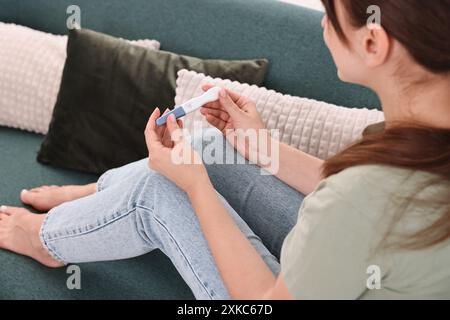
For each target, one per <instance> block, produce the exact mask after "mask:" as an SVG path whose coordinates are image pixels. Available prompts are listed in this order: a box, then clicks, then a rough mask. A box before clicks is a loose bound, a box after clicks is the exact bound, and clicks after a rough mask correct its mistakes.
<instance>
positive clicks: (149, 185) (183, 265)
mask: <svg viewBox="0 0 450 320" xmlns="http://www.w3.org/2000/svg"><path fill="white" fill-rule="evenodd" d="M205 136H208V137H210V138H208V139H205ZM211 137H212V139H211ZM211 143H213V144H217V145H218V147H219V149H220V148H223V149H222V150H223V152H227V153H228V154H229V153H231V154H233V155H234V156H235V157H236V158H239V159H240V161H241V162H238V163H242V162H245V164H231V165H226V164H217V163H216V164H207V165H206V168H207V171H208V174H209V176H210V178H211V181H212V183H213V185H214V187H215V189H216V190H217V193H218V196H219V197H220V199H221V200H222V202H223V204H224V206H225V208H226V210H227V211H228V212H229V214H230V215H231V216H232V217H233V219H234V220H235V222H236V223H237V225H238V226H239V228H240V229H241V230H242V232H243V233H244V234H245V236H246V237H247V238H248V239H249V241H250V242H251V243H252V245H253V246H254V247H255V249H256V250H257V251H258V253H259V254H260V255H261V257H262V258H263V259H264V261H265V262H266V263H267V265H268V266H269V268H270V269H271V270H272V272H273V273H274V274H278V273H279V271H280V265H279V256H280V250H281V246H282V242H283V240H284V238H285V237H286V235H287V234H288V233H289V231H290V230H291V229H292V227H293V226H294V225H295V223H296V221H297V215H298V210H299V207H300V205H301V202H302V201H303V195H301V194H300V193H299V192H298V191H296V190H294V189H292V188H290V187H289V186H287V185H286V184H284V183H283V182H281V181H280V180H278V179H277V178H276V177H274V176H265V175H261V172H260V168H259V167H257V166H255V165H253V164H250V163H248V162H247V161H245V160H244V159H243V158H242V157H241V156H240V155H238V154H237V153H236V152H235V151H234V149H233V148H232V147H231V146H230V145H229V144H228V143H227V142H225V139H224V138H223V136H222V134H221V133H220V132H219V131H217V130H216V129H208V130H205V131H204V132H203V133H202V135H201V136H198V137H195V138H193V140H192V145H193V146H194V148H195V149H196V150H197V151H199V152H201V149H202V148H204V147H206V146H209V147H211ZM222 146H223V147H222ZM223 152H217V153H216V156H217V158H218V161H217V162H218V163H220V162H221V160H220V159H219V157H223V155H224V153H223ZM222 160H223V159H222ZM41 240H42V242H43V244H44V246H45V247H46V248H47V249H48V251H49V252H50V253H51V254H52V256H53V257H55V258H56V259H57V260H59V261H61V262H64V263H66V264H67V263H83V262H93V261H110V260H118V259H126V258H131V257H135V256H139V255H142V254H145V253H148V252H150V251H152V250H154V249H160V250H161V251H162V252H164V253H165V254H166V255H167V256H168V257H169V258H170V259H171V261H172V263H173V264H174V265H175V267H176V268H177V270H178V272H179V273H180V274H181V276H182V277H183V279H184V280H185V281H186V283H187V284H188V285H189V287H190V288H191V290H192V292H193V293H194V295H195V297H196V298H197V299H228V298H229V294H228V291H227V289H226V288H225V285H224V283H223V281H222V279H221V277H220V274H219V272H218V269H217V267H216V265H215V262H214V259H213V257H212V254H211V252H210V250H209V248H208V245H207V242H206V239H205V238H204V236H203V233H202V231H201V228H200V225H199V222H198V219H197V216H196V213H195V212H194V210H193V208H192V206H191V204H190V202H189V198H188V197H187V195H186V193H185V192H183V191H182V190H180V189H179V188H178V187H177V186H176V185H175V184H174V183H172V182H171V181H169V180H168V179H166V178H165V177H163V176H161V175H160V174H158V173H156V172H154V171H152V170H150V169H149V168H148V166H147V159H143V160H141V161H138V162H134V163H131V164H129V165H126V166H124V167H121V168H117V169H113V170H110V171H107V172H106V173H105V174H103V175H102V176H101V177H100V178H99V180H98V183H97V192H96V193H95V194H93V195H90V196H88V197H84V198H81V199H78V200H75V201H71V202H67V203H64V204H62V205H60V206H58V207H56V208H54V209H52V210H51V211H50V212H49V213H48V215H47V218H46V219H45V221H44V224H43V225H42V228H41Z"/></svg>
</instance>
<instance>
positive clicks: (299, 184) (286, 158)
mask: <svg viewBox="0 0 450 320" xmlns="http://www.w3.org/2000/svg"><path fill="white" fill-rule="evenodd" d="M211 87H212V85H209V84H208V85H204V86H203V87H202V88H203V90H205V91H207V90H209V89H210V88H211ZM201 113H202V114H203V115H204V116H205V118H206V120H207V121H208V122H209V123H210V124H211V125H213V126H214V127H216V128H217V129H219V130H220V131H222V133H223V134H224V136H226V137H227V140H228V141H229V142H230V143H231V144H232V145H233V147H234V148H235V149H236V151H237V152H239V153H240V154H241V155H242V156H244V157H245V158H246V159H248V160H251V161H253V162H254V163H256V164H258V165H259V166H260V167H264V168H267V164H264V163H261V162H260V161H259V160H261V159H266V158H267V157H264V154H259V153H260V152H261V151H260V150H258V149H259V147H260V146H261V143H260V141H253V142H251V141H250V142H249V143H248V141H247V142H246V143H243V142H244V141H246V140H245V139H244V138H243V139H239V138H240V137H239V136H240V135H245V134H248V137H250V136H251V133H256V135H254V136H256V137H259V138H261V136H263V137H269V138H267V141H268V144H270V145H268V146H266V147H265V148H261V149H262V150H266V152H267V150H271V149H272V148H271V146H272V145H273V143H275V140H273V139H271V138H270V135H269V134H268V131H267V129H265V126H264V123H263V121H262V119H261V116H260V115H259V113H258V110H257V108H256V104H255V103H254V102H253V101H251V100H250V99H248V98H247V97H245V96H241V95H239V94H237V93H235V92H233V91H230V90H225V89H224V90H223V91H222V92H221V95H220V98H219V100H218V101H216V102H212V103H208V104H207V105H205V106H204V107H203V108H202V109H201ZM261 133H265V134H261ZM241 138H242V137H241ZM264 139H266V138H264ZM239 141H240V142H239ZM249 145H250V146H249ZM252 146H253V148H252ZM275 146H276V148H279V149H278V151H279V153H278V154H279V159H277V158H276V157H271V160H272V161H279V163H278V164H274V163H271V164H270V166H271V167H276V168H277V170H276V171H274V172H272V173H273V174H274V175H276V176H277V177H278V178H279V179H280V180H281V181H283V182H285V183H286V184H288V185H290V186H291V187H293V188H294V189H296V190H298V191H299V192H301V193H303V194H304V195H308V194H309V193H311V192H312V191H314V189H315V188H316V187H317V185H318V184H319V182H320V181H321V180H322V168H321V167H322V164H323V160H321V159H318V158H315V157H313V156H311V155H308V154H306V153H305V152H302V151H300V150H297V149H295V148H293V147H290V146H288V145H286V144H284V143H280V142H276V143H275ZM269 171H271V170H269Z"/></svg>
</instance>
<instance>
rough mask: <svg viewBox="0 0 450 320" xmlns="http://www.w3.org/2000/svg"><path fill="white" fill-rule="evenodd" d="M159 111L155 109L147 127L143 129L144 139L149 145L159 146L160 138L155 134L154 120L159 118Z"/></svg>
mask: <svg viewBox="0 0 450 320" xmlns="http://www.w3.org/2000/svg"><path fill="white" fill-rule="evenodd" d="M160 114H161V111H160V110H159V108H156V109H155V110H154V111H153V112H152V114H151V116H150V118H149V119H148V122H147V127H146V128H145V137H146V139H147V142H148V143H149V145H157V144H161V137H160V136H159V135H158V134H157V133H156V119H158V118H159V116H160Z"/></svg>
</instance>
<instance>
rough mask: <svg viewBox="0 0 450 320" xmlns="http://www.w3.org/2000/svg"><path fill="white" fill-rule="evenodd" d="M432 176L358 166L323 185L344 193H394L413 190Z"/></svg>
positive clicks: (397, 169) (389, 167)
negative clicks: (357, 191) (401, 190)
mask: <svg viewBox="0 0 450 320" xmlns="http://www.w3.org/2000/svg"><path fill="white" fill-rule="evenodd" d="M433 177H434V175H432V174H430V173H427V172H424V171H417V170H411V169H404V168H397V167H393V166H387V165H375V164H374V165H360V166H354V167H350V168H348V169H345V170H343V171H342V172H340V173H338V174H335V175H333V176H330V177H329V178H327V179H325V180H324V183H325V184H326V185H327V186H328V187H331V188H335V189H338V190H340V191H341V192H345V191H355V190H361V191H373V192H377V191H381V190H383V191H388V192H389V191H396V190H399V189H403V190H404V189H409V188H411V189H413V188H416V187H417V186H418V185H420V184H421V183H423V182H425V181H429V180H430V179H432V178H433Z"/></svg>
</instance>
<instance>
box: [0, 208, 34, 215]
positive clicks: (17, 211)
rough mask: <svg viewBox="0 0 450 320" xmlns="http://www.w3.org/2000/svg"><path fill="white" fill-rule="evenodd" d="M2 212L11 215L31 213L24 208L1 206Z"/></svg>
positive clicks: (0, 211) (0, 210)
mask: <svg viewBox="0 0 450 320" xmlns="http://www.w3.org/2000/svg"><path fill="white" fill-rule="evenodd" d="M0 213H3V214H5V215H8V216H10V215H14V214H24V213H29V211H28V210H27V209H24V208H16V207H7V206H0Z"/></svg>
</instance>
